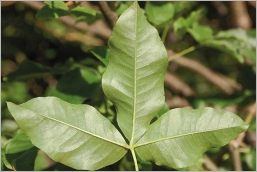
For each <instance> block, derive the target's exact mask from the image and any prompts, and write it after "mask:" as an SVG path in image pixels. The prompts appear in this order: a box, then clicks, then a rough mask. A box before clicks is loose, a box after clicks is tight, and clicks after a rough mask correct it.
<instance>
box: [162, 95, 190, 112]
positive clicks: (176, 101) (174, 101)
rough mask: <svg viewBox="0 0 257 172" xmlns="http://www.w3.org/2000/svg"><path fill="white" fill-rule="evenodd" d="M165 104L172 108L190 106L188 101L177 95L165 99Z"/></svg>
mask: <svg viewBox="0 0 257 172" xmlns="http://www.w3.org/2000/svg"><path fill="white" fill-rule="evenodd" d="M166 103H167V105H168V106H169V107H170V108H171V109H173V108H177V107H190V103H189V102H188V101H187V100H186V99H184V98H182V97H179V96H172V98H170V99H168V100H166Z"/></svg>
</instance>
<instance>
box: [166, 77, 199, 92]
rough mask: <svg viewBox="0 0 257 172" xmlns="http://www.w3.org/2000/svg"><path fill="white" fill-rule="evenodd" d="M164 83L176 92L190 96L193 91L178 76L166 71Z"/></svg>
mask: <svg viewBox="0 0 257 172" xmlns="http://www.w3.org/2000/svg"><path fill="white" fill-rule="evenodd" d="M164 84H165V86H166V87H169V88H171V89H173V90H175V91H177V92H181V93H182V94H183V95H185V96H192V95H194V94H195V92H194V91H193V90H192V89H191V87H190V86H188V85H187V84H186V83H185V82H184V81H182V80H181V79H180V78H178V77H177V76H176V75H174V74H171V73H168V72H167V73H166V76H165V81H164Z"/></svg>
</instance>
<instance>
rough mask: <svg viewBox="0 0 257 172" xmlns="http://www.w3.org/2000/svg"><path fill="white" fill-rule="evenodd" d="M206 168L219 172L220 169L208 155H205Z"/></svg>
mask: <svg viewBox="0 0 257 172" xmlns="http://www.w3.org/2000/svg"><path fill="white" fill-rule="evenodd" d="M203 157H204V160H205V161H204V166H205V168H206V169H207V170H209V171H219V168H218V167H217V165H216V164H215V163H214V162H213V161H212V160H211V158H210V157H208V155H206V154H204V155H203Z"/></svg>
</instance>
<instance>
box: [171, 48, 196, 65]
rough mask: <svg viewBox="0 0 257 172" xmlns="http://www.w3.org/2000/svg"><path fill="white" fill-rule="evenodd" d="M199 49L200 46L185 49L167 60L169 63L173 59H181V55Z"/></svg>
mask: <svg viewBox="0 0 257 172" xmlns="http://www.w3.org/2000/svg"><path fill="white" fill-rule="evenodd" d="M199 47H201V45H196V46H192V47H189V48H187V49H185V50H183V51H181V52H180V53H177V54H175V55H173V56H170V57H169V58H168V61H169V62H170V61H172V60H175V59H177V58H179V57H181V56H183V55H185V54H187V53H190V52H192V51H194V50H196V49H197V48H199Z"/></svg>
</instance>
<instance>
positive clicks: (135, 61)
mask: <svg viewBox="0 0 257 172" xmlns="http://www.w3.org/2000/svg"><path fill="white" fill-rule="evenodd" d="M135 9H136V22H135V23H136V25H135V33H136V36H135V42H136V43H135V49H134V51H135V52H134V95H133V117H132V118H133V119H132V120H133V121H132V133H131V140H130V145H132V144H133V142H134V135H135V121H136V120H135V119H136V103H137V87H136V86H137V59H136V57H137V15H138V14H137V13H138V11H137V8H135Z"/></svg>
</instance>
